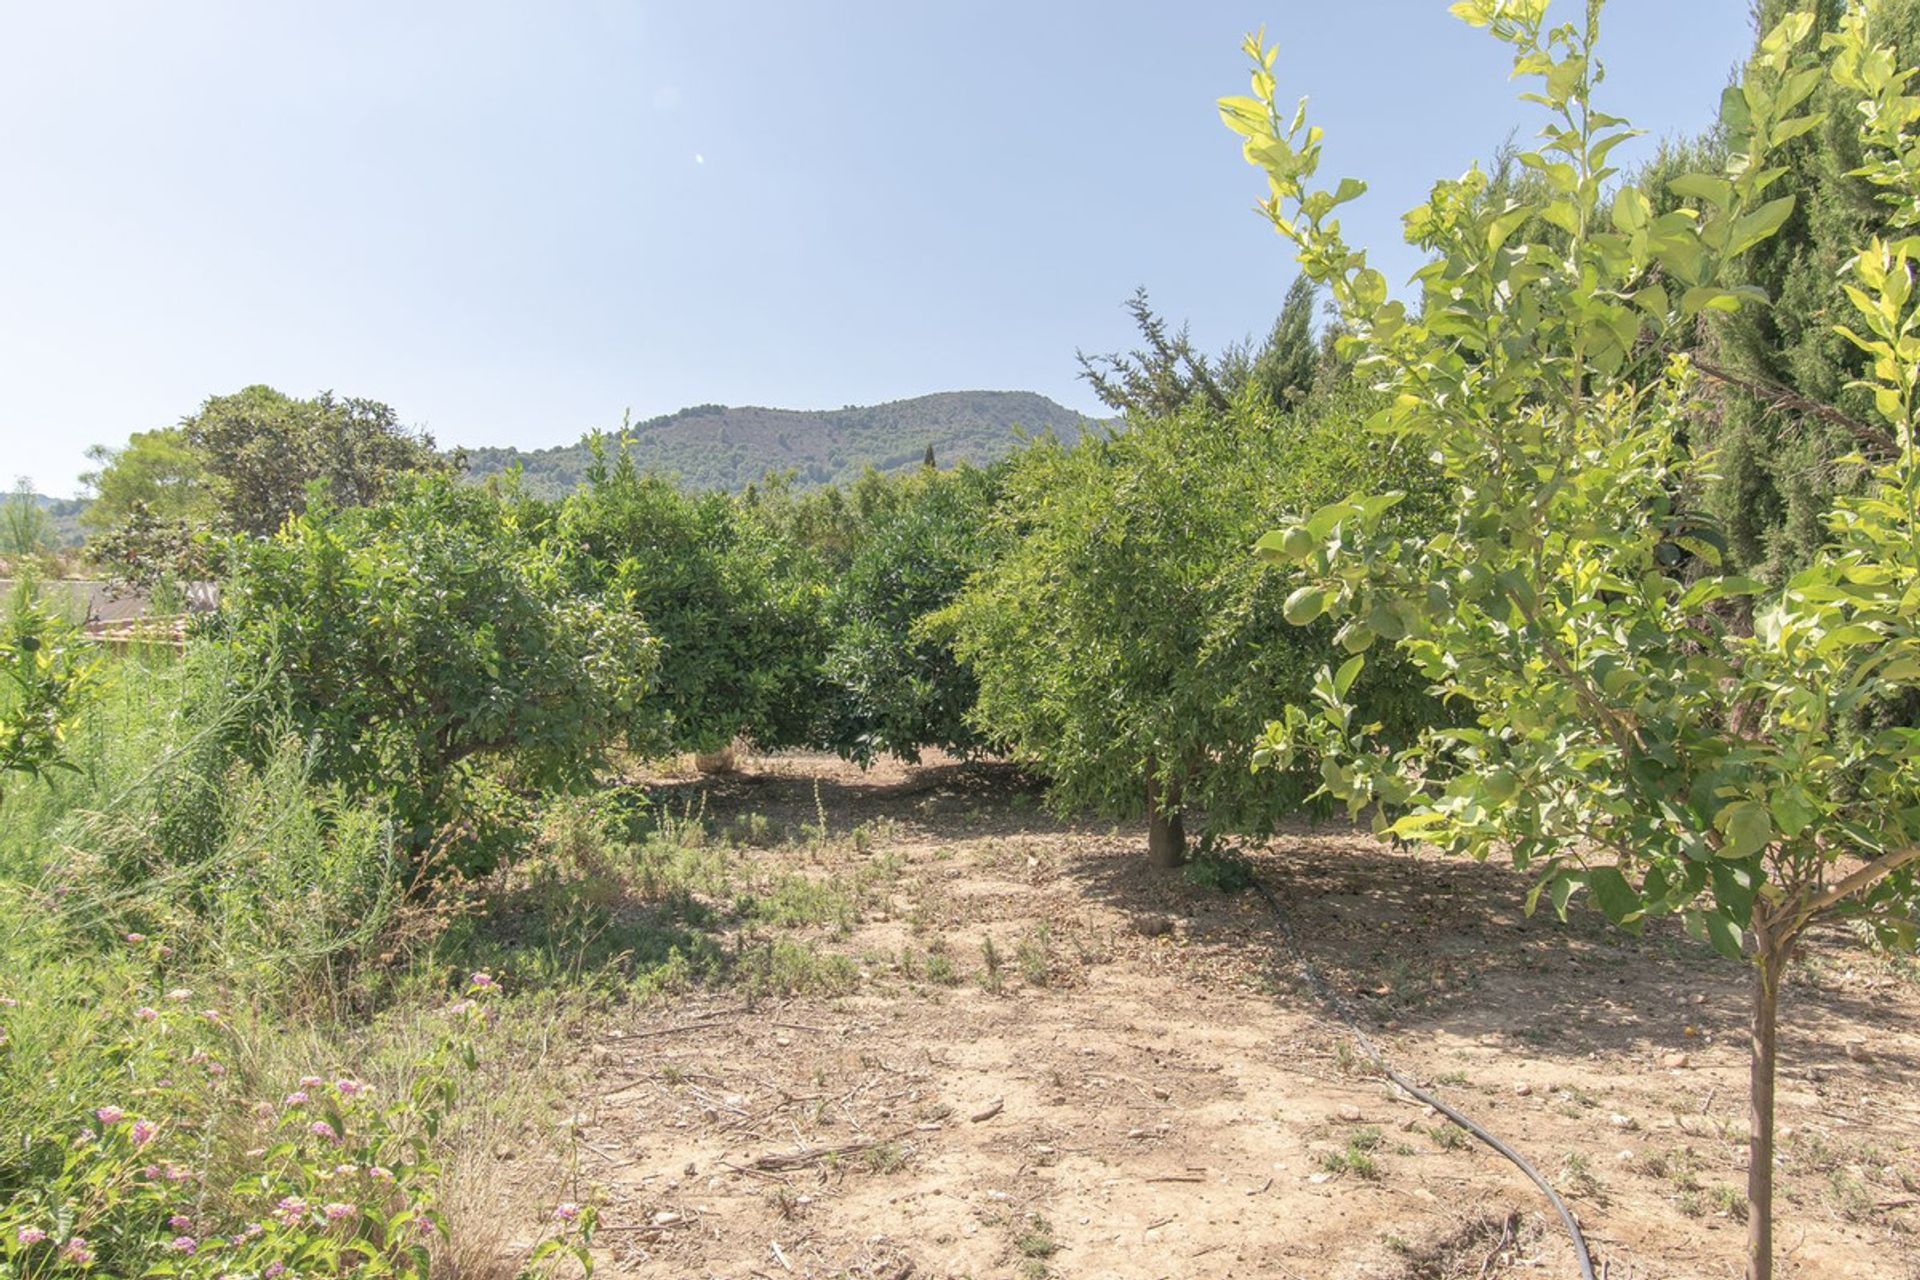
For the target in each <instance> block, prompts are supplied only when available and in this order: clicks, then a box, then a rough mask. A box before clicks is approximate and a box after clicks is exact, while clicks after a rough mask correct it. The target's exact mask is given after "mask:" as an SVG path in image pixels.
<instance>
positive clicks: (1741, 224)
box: [1727, 196, 1794, 256]
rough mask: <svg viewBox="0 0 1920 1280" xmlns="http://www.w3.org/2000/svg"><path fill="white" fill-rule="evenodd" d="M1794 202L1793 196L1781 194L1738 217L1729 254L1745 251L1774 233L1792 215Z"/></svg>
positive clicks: (1729, 246) (1728, 250) (1728, 246)
mask: <svg viewBox="0 0 1920 1280" xmlns="http://www.w3.org/2000/svg"><path fill="white" fill-rule="evenodd" d="M1793 204H1794V199H1793V197H1792V196H1781V197H1780V198H1779V199H1778V200H1769V201H1768V202H1767V203H1765V204H1763V205H1761V206H1760V207H1759V208H1758V209H1755V210H1754V211H1753V212H1752V213H1749V214H1746V215H1744V216H1743V217H1740V218H1738V219H1736V220H1735V221H1734V224H1733V238H1732V241H1731V243H1729V244H1728V245H1727V253H1728V255H1729V256H1731V255H1733V254H1738V253H1745V252H1746V251H1747V250H1749V249H1751V248H1753V246H1755V245H1757V244H1759V243H1760V242H1761V241H1762V240H1765V239H1767V238H1768V237H1769V236H1771V235H1773V233H1774V232H1776V231H1778V230H1779V229H1780V227H1781V224H1782V223H1784V222H1786V220H1787V219H1788V218H1789V217H1791V216H1792V214H1793Z"/></svg>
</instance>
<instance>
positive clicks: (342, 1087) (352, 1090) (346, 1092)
mask: <svg viewBox="0 0 1920 1280" xmlns="http://www.w3.org/2000/svg"><path fill="white" fill-rule="evenodd" d="M333 1087H334V1088H336V1089H338V1090H339V1091H340V1096H341V1097H343V1098H351V1097H352V1096H353V1095H354V1094H356V1093H359V1092H360V1090H362V1089H364V1088H365V1087H366V1086H365V1085H363V1084H361V1083H360V1082H359V1081H358V1080H335V1081H334V1082H333Z"/></svg>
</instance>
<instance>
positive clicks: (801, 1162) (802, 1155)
mask: <svg viewBox="0 0 1920 1280" xmlns="http://www.w3.org/2000/svg"><path fill="white" fill-rule="evenodd" d="M901 1136H902V1135H901V1134H898V1133H896V1134H894V1135H892V1136H891V1137H885V1138H867V1139H864V1140H863V1141H860V1142H843V1143H841V1144H840V1145H838V1146H833V1147H802V1148H801V1149H800V1150H798V1151H787V1152H780V1151H776V1152H773V1153H771V1154H768V1155H764V1156H755V1157H754V1159H753V1161H752V1164H753V1167H754V1168H755V1169H758V1170H760V1171H761V1172H763V1173H775V1172H778V1171H779V1170H781V1169H800V1168H804V1167H805V1166H807V1165H810V1164H817V1163H819V1162H820V1161H822V1160H830V1159H837V1158H839V1157H841V1156H852V1155H858V1154H860V1153H861V1152H862V1151H871V1150H873V1148H875V1147H884V1146H886V1145H887V1144H888V1143H889V1142H893V1141H895V1140H897V1139H898V1138H900V1137H901Z"/></svg>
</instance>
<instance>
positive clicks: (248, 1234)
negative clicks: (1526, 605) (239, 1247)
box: [238, 1222, 267, 1240]
mask: <svg viewBox="0 0 1920 1280" xmlns="http://www.w3.org/2000/svg"><path fill="white" fill-rule="evenodd" d="M265 1234H267V1229H266V1228H265V1227H263V1226H261V1225H260V1224H259V1223H257V1222H249V1223H248V1224H247V1229H246V1230H245V1231H242V1232H241V1233H240V1235H239V1237H238V1238H239V1239H241V1240H257V1239H259V1238H260V1237H261V1236H263V1235H265Z"/></svg>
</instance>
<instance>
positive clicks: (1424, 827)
mask: <svg viewBox="0 0 1920 1280" xmlns="http://www.w3.org/2000/svg"><path fill="white" fill-rule="evenodd" d="M1446 821H1447V815H1446V814H1444V813H1435V812H1433V811H1432V810H1430V809H1429V810H1425V811H1423V812H1420V813H1409V814H1407V815H1405V816H1404V817H1401V818H1399V819H1397V820H1395V822H1394V824H1393V825H1392V826H1390V827H1388V828H1387V830H1388V831H1389V832H1391V833H1392V834H1394V835H1396V836H1399V837H1400V838H1402V839H1414V838H1417V837H1418V836H1419V835H1420V834H1421V833H1422V832H1425V831H1431V830H1432V829H1433V828H1435V827H1437V826H1440V825H1442V824H1443V823H1445V822H1446Z"/></svg>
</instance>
